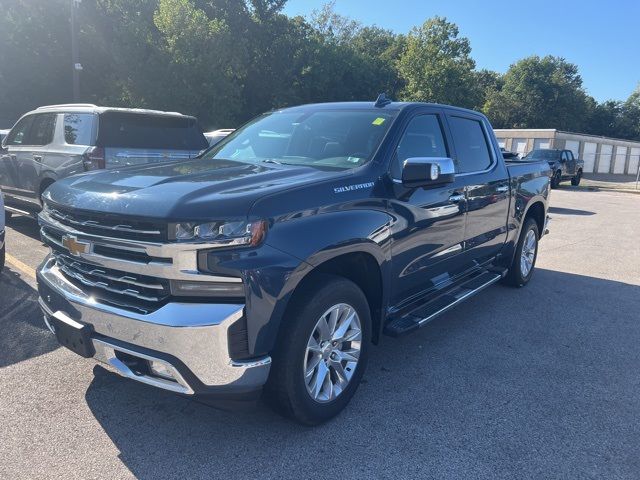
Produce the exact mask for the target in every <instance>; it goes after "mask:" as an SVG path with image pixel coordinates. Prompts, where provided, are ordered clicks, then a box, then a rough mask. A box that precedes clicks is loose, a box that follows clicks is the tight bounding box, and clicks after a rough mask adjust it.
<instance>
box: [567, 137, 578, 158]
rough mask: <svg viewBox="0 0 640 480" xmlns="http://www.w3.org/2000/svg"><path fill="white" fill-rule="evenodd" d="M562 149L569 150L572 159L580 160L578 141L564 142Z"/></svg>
mask: <svg viewBox="0 0 640 480" xmlns="http://www.w3.org/2000/svg"><path fill="white" fill-rule="evenodd" d="M564 149H565V150H571V151H572V152H573V156H574V158H580V142H579V141H578V140H567V141H566V142H564Z"/></svg>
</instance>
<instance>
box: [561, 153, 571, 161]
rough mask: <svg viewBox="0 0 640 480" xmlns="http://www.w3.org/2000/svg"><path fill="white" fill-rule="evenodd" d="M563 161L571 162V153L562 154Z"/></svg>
mask: <svg viewBox="0 0 640 480" xmlns="http://www.w3.org/2000/svg"><path fill="white" fill-rule="evenodd" d="M562 160H566V161H568V160H571V157H570V156H569V152H562Z"/></svg>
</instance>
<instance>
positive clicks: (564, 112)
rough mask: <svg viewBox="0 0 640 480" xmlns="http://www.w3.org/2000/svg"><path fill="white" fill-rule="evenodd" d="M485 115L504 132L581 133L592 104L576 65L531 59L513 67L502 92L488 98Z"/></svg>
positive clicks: (560, 61) (525, 59) (523, 60)
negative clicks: (561, 131) (552, 130)
mask: <svg viewBox="0 0 640 480" xmlns="http://www.w3.org/2000/svg"><path fill="white" fill-rule="evenodd" d="M484 112H485V113H486V114H487V116H488V117H489V118H490V119H491V121H492V122H493V123H494V126H497V127H502V128H558V129H563V130H572V131H580V130H581V129H582V128H583V126H584V125H585V119H586V118H587V116H588V113H589V100H588V98H587V94H586V93H585V91H584V89H583V88H582V78H581V77H580V75H579V74H578V67H577V66H576V65H574V64H572V63H568V62H567V61H566V60H564V59H563V58H560V57H553V56H546V57H543V58H540V57H538V56H531V57H527V58H524V59H522V60H519V61H518V62H516V63H515V64H513V65H511V67H510V68H509V70H508V71H507V73H506V74H505V75H504V86H503V87H502V89H501V90H494V91H492V92H491V93H490V94H489V95H488V96H487V99H486V102H485V105H484Z"/></svg>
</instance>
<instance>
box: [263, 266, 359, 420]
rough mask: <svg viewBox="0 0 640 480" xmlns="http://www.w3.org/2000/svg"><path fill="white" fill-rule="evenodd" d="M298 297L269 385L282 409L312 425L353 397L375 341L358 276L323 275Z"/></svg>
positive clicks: (289, 314)
mask: <svg viewBox="0 0 640 480" xmlns="http://www.w3.org/2000/svg"><path fill="white" fill-rule="evenodd" d="M303 290H304V291H302V292H298V294H297V295H296V297H295V298H294V299H292V302H293V303H292V305H291V307H290V308H289V309H288V311H287V314H286V315H285V318H284V319H283V322H285V323H284V325H283V327H282V330H281V332H280V335H279V342H278V345H277V348H276V350H275V352H274V354H273V356H272V357H273V364H272V366H271V373H270V376H269V381H268V383H267V385H266V389H265V390H266V395H267V400H268V401H269V402H270V403H271V404H272V406H273V407H274V408H275V409H276V410H277V411H279V412H280V413H282V414H284V415H286V416H288V417H290V418H293V419H294V420H296V421H298V422H300V423H304V424H307V425H317V424H319V423H322V422H324V421H327V420H329V419H330V418H332V417H334V416H335V415H337V414H338V413H340V411H342V409H344V408H345V407H346V405H347V404H348V403H349V400H351V397H353V395H354V393H355V392H356V389H357V388H358V385H359V383H360V380H361V379H362V375H363V374H364V371H365V368H366V365H367V358H368V352H369V346H370V343H371V315H370V313H369V305H368V304H367V299H366V297H365V295H364V294H363V293H362V290H360V289H359V288H358V286H357V285H356V284H354V283H353V282H351V281H349V280H347V279H345V278H342V277H337V276H330V275H327V276H324V275H323V276H319V277H318V278H317V279H315V280H314V281H313V282H312V284H310V285H307V286H306V288H304V289H303Z"/></svg>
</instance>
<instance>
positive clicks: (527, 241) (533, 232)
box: [504, 218, 540, 287]
mask: <svg viewBox="0 0 640 480" xmlns="http://www.w3.org/2000/svg"><path fill="white" fill-rule="evenodd" d="M539 239H540V233H539V232H538V224H537V223H536V221H535V220H534V219H533V218H527V220H526V221H525V223H524V225H523V226H522V232H521V233H520V238H519V239H518V245H517V246H516V253H515V255H514V257H513V261H512V262H511V266H510V267H509V270H508V272H507V275H506V277H505V278H504V280H505V283H507V284H508V285H511V286H513V287H524V286H525V285H526V284H527V283H529V280H531V276H532V275H533V268H534V267H535V264H536V259H537V258H538V240H539Z"/></svg>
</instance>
